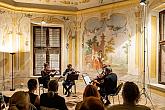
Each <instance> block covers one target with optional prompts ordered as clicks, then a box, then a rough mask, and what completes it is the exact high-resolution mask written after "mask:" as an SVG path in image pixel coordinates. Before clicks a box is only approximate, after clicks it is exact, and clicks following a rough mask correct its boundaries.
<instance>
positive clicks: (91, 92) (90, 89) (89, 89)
mask: <svg viewBox="0 0 165 110" xmlns="http://www.w3.org/2000/svg"><path fill="white" fill-rule="evenodd" d="M90 96H93V97H96V98H98V99H100V98H101V97H100V94H99V92H98V90H97V88H96V87H95V86H94V85H87V86H86V87H85V90H84V93H83V100H85V99H86V98H87V97H90ZM82 102H83V101H81V102H78V103H77V105H76V107H75V110H80V105H81V103H82Z"/></svg>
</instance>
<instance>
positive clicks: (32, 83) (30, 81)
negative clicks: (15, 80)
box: [27, 79, 37, 91]
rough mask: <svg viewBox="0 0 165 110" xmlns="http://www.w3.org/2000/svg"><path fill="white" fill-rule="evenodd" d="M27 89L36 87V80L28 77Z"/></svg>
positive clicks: (30, 89) (31, 89)
mask: <svg viewBox="0 0 165 110" xmlns="http://www.w3.org/2000/svg"><path fill="white" fill-rule="evenodd" d="M27 85H28V89H29V91H33V90H36V89H37V80H36V79H30V80H29V81H28V83H27Z"/></svg>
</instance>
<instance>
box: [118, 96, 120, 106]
mask: <svg viewBox="0 0 165 110" xmlns="http://www.w3.org/2000/svg"><path fill="white" fill-rule="evenodd" d="M118 101H119V104H120V98H119V95H118Z"/></svg>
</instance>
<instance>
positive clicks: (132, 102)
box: [108, 82, 151, 110]
mask: <svg viewBox="0 0 165 110" xmlns="http://www.w3.org/2000/svg"><path fill="white" fill-rule="evenodd" d="M122 97H123V104H118V105H113V106H111V107H109V108H108V110H151V109H150V108H149V107H147V106H144V105H137V103H138V101H139V98H140V92H139V88H138V86H137V85H136V84H135V83H133V82H126V83H125V84H124V87H123V91H122Z"/></svg>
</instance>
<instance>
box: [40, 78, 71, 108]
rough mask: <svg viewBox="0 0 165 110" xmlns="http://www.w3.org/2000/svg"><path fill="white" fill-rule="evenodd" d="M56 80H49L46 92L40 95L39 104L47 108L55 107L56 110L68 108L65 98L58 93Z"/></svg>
mask: <svg viewBox="0 0 165 110" xmlns="http://www.w3.org/2000/svg"><path fill="white" fill-rule="evenodd" d="M57 91H58V82H57V81H56V80H51V81H50V82H49V83H48V93H43V94H41V96H40V106H44V107H48V108H56V109H58V110H68V109H67V106H66V104H65V99H64V98H63V97H61V96H59V95H58V93H57Z"/></svg>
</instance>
